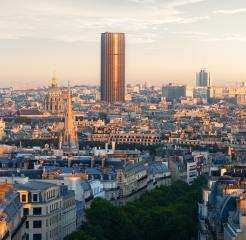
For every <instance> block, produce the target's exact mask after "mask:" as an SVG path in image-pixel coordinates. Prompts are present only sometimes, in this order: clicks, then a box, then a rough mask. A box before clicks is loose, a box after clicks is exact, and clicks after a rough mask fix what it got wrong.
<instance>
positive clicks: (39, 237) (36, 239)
mask: <svg viewBox="0 0 246 240" xmlns="http://www.w3.org/2000/svg"><path fill="white" fill-rule="evenodd" d="M33 240H42V234H41V233H36V234H33Z"/></svg>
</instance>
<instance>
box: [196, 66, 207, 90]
mask: <svg viewBox="0 0 246 240" xmlns="http://www.w3.org/2000/svg"><path fill="white" fill-rule="evenodd" d="M196 86H197V87H210V73H208V72H206V70H205V69H202V70H201V71H200V72H198V73H196Z"/></svg>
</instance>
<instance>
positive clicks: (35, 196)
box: [32, 193, 38, 202]
mask: <svg viewBox="0 0 246 240" xmlns="http://www.w3.org/2000/svg"><path fill="white" fill-rule="evenodd" d="M32 201H33V202H38V194H37V193H33V194H32Z"/></svg>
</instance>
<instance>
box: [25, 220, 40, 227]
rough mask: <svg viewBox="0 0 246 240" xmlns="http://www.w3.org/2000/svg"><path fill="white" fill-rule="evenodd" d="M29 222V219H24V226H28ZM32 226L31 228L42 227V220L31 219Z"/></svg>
mask: <svg viewBox="0 0 246 240" xmlns="http://www.w3.org/2000/svg"><path fill="white" fill-rule="evenodd" d="M29 224H30V221H26V228H29ZM32 227H33V228H42V221H41V220H38V221H33V225H32Z"/></svg>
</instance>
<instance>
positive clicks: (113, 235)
mask: <svg viewBox="0 0 246 240" xmlns="http://www.w3.org/2000/svg"><path fill="white" fill-rule="evenodd" d="M205 183H206V180H205V179H198V180H197V181H196V182H195V183H194V184H193V185H192V186H188V185H187V184H186V183H184V182H181V181H178V182H175V183H174V184H173V185H172V186H168V187H164V186H163V187H160V188H157V189H155V190H153V191H151V192H147V193H145V194H144V195H143V196H141V197H140V198H139V199H138V200H135V201H134V202H130V203H128V204H126V205H125V206H123V207H115V206H113V205H112V204H111V203H110V202H108V201H106V200H104V199H100V198H98V199H95V200H94V201H93V202H92V206H91V208H90V209H88V210H87V211H86V217H87V223H86V224H85V225H84V226H83V227H82V228H81V230H79V231H77V232H75V233H73V234H72V235H71V236H69V237H68V238H66V240H77V239H81V240H83V239H84V240H92V239H93V240H94V239H95V240H114V239H119V240H161V239H167V240H176V239H177V240H179V239H182V240H186V239H187V240H190V239H192V238H195V237H196V234H197V225H198V219H197V202H198V200H199V197H200V195H201V187H202V186H203V185H204V184H205Z"/></svg>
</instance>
